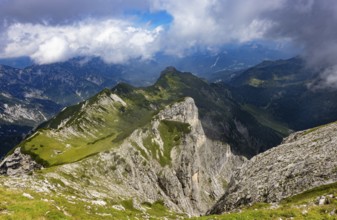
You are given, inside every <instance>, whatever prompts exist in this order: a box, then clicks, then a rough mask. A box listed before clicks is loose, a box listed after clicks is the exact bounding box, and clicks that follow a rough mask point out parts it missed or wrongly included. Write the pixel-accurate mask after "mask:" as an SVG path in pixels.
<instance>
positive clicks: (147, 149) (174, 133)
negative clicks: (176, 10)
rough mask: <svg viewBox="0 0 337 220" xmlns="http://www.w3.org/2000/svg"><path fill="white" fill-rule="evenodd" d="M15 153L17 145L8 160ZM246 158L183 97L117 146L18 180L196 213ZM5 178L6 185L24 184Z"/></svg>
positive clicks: (37, 186) (92, 196)
mask: <svg viewBox="0 0 337 220" xmlns="http://www.w3.org/2000/svg"><path fill="white" fill-rule="evenodd" d="M118 101H119V102H123V100H118ZM18 154H20V155H22V154H21V153H20V151H19V149H16V151H15V153H14V154H13V155H11V156H10V157H8V158H7V159H6V161H11V160H12V159H10V158H15V157H17V156H16V155H18ZM25 156H27V155H25ZM27 157H29V156H27ZM244 160H245V159H244V158H243V157H240V156H235V155H233V154H232V153H231V150H230V146H229V145H228V144H224V143H221V142H219V141H212V140H210V139H208V138H207V137H206V135H205V133H204V130H203V128H202V125H201V122H200V120H199V114H198V108H197V107H196V105H195V103H194V100H193V99H192V98H185V99H183V100H182V101H180V102H177V103H174V104H172V105H169V106H167V107H165V108H164V109H163V110H161V111H159V113H158V114H156V115H155V116H153V118H152V120H151V121H150V123H148V124H147V125H145V126H143V127H141V128H139V129H136V130H135V131H133V132H132V134H131V135H130V136H129V137H127V138H126V139H125V140H123V141H122V142H121V143H120V145H119V146H118V147H115V148H113V149H111V150H108V151H105V152H102V153H99V154H97V155H95V156H91V157H89V158H86V159H84V160H81V161H78V162H75V163H71V164H66V165H61V166H58V167H56V168H52V169H50V171H48V169H47V170H46V171H44V172H45V174H43V175H42V177H41V176H40V177H39V178H37V179H34V178H35V177H34V176H32V177H26V178H25V179H24V180H22V182H26V183H22V185H24V186H26V187H29V186H31V187H32V189H33V190H36V189H41V188H46V189H53V190H55V189H56V190H57V191H58V192H60V193H62V192H68V191H71V192H73V195H76V196H77V197H81V198H85V199H96V200H97V199H99V200H103V201H104V200H105V199H111V198H113V199H115V200H121V199H130V198H132V199H133V200H134V204H141V203H144V202H150V203H153V202H156V201H163V202H164V203H165V205H166V206H167V207H169V208H170V209H171V210H174V211H177V212H184V213H187V214H189V215H200V214H202V213H205V212H206V210H208V209H209V208H210V207H211V205H212V204H214V202H215V201H216V200H217V199H219V197H220V196H221V195H222V194H223V193H224V189H225V187H226V186H227V182H228V181H229V179H230V176H231V174H232V171H233V170H234V169H235V168H237V167H239V166H240V165H241V164H242V163H243V162H244ZM4 163H5V161H4V162H3V164H4ZM18 166H19V165H18ZM41 179H44V180H42V181H41ZM55 179H57V183H58V184H55V183H54V182H55ZM7 181H8V183H5V185H15V187H21V186H22V185H20V184H19V185H18V183H16V184H13V180H11V179H10V178H9V179H8V180H7ZM9 182H10V183H9ZM14 182H15V181H14ZM59 182H61V183H62V184H59ZM46 185H47V186H46Z"/></svg>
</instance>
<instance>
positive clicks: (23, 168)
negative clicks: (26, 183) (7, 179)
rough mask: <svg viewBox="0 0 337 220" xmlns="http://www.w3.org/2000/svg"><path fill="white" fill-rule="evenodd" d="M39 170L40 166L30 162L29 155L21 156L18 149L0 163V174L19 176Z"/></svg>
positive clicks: (32, 161)
mask: <svg viewBox="0 0 337 220" xmlns="http://www.w3.org/2000/svg"><path fill="white" fill-rule="evenodd" d="M39 168H41V165H39V164H37V163H36V162H35V161H34V160H32V158H31V157H30V156H29V155H26V154H22V153H21V151H20V148H16V149H15V150H14V153H13V154H11V155H10V156H8V157H6V158H5V159H4V160H3V161H2V162H1V163H0V174H1V175H9V176H19V175H23V174H27V173H29V172H31V171H33V170H35V169H39Z"/></svg>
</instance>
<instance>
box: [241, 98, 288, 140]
mask: <svg viewBox="0 0 337 220" xmlns="http://www.w3.org/2000/svg"><path fill="white" fill-rule="evenodd" d="M242 108H243V109H244V110H246V111H247V112H249V113H251V115H253V116H254V117H255V118H256V120H257V121H258V122H260V124H262V125H264V126H266V127H269V128H272V129H273V130H275V131H277V132H279V133H280V134H281V135H282V136H284V137H285V136H287V135H289V134H290V133H291V132H292V130H290V129H289V128H288V127H287V126H286V125H285V124H282V123H281V122H278V121H276V120H275V119H273V117H272V116H271V115H270V114H269V113H268V112H267V111H264V110H263V109H260V108H257V107H255V106H253V105H249V104H245V105H242Z"/></svg>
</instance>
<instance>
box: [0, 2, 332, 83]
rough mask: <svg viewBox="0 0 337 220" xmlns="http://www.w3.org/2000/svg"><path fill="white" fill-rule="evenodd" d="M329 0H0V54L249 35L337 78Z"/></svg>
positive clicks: (163, 48) (145, 56)
mask: <svg viewBox="0 0 337 220" xmlns="http://www.w3.org/2000/svg"><path fill="white" fill-rule="evenodd" d="M336 27H337V1H336V0H268V1H266V0H95V1H93V0H71V1H69V0H0V58H12V57H20V56H28V57H30V58H31V59H32V60H33V61H34V62H35V63H38V64H48V63H53V62H59V61H65V60H68V59H70V58H72V57H77V56H99V57H101V58H102V59H103V60H104V61H106V62H108V63H125V62H128V61H129V60H132V59H141V60H149V59H152V58H153V57H154V56H155V55H156V54H157V53H159V52H161V53H166V54H171V55H176V56H184V55H185V54H186V53H188V52H189V51H195V49H198V48H199V49H204V48H217V47H221V46H222V45H225V44H229V43H236V44H240V43H246V42H252V41H258V40H263V41H271V42H275V43H281V44H282V43H287V42H290V43H292V44H293V45H296V47H298V48H300V49H301V51H302V52H301V55H302V56H303V57H304V58H305V60H306V61H307V64H308V67H310V68H317V69H323V72H324V74H322V76H324V77H323V78H322V83H323V84H324V83H325V84H326V85H336V86H337V28H336Z"/></svg>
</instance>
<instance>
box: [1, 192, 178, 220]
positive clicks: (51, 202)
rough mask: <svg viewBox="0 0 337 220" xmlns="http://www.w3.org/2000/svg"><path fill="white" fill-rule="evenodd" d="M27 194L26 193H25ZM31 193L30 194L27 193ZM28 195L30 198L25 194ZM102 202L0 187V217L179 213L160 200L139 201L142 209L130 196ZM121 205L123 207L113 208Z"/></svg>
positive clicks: (158, 216) (131, 216)
mask: <svg viewBox="0 0 337 220" xmlns="http://www.w3.org/2000/svg"><path fill="white" fill-rule="evenodd" d="M27 194H28V195H27ZM30 196H31V197H30ZM29 197H30V198H29ZM104 202H105V203H106V204H105V205H99V204H95V203H92V201H86V200H84V201H81V200H79V199H76V198H75V197H74V199H69V198H66V197H64V196H63V195H59V194H57V193H56V192H55V193H36V192H33V191H27V190H11V189H7V188H5V187H0V219H13V220H14V219H24V220H33V219H34V220H35V219H41V220H42V219H55V220H58V219H67V220H68V219H69V220H70V219H88V220H94V219H102V220H103V219H121V220H123V219H144V218H146V216H151V219H163V218H166V219H178V218H183V215H181V214H176V213H173V212H170V211H169V210H168V209H167V208H165V206H164V204H163V203H162V202H160V201H157V202H155V203H153V204H150V203H145V204H141V206H142V208H143V209H144V211H140V210H138V209H135V208H134V207H133V204H132V200H123V201H114V200H104ZM114 205H122V206H123V207H124V208H125V210H117V209H115V208H113V206H114Z"/></svg>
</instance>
